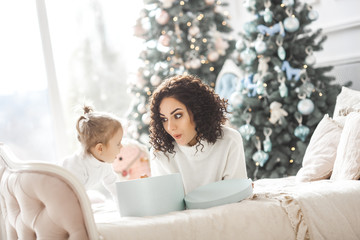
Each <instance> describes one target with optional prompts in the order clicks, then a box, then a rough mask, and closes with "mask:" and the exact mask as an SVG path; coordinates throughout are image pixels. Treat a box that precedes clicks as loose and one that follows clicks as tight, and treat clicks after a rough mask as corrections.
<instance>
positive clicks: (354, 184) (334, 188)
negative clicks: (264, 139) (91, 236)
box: [94, 177, 360, 240]
mask: <svg viewBox="0 0 360 240" xmlns="http://www.w3.org/2000/svg"><path fill="white" fill-rule="evenodd" d="M359 199H360V181H336V182H333V181H330V180H322V181H316V182H310V183H298V182H296V181H295V178H294V177H289V178H282V179H262V180H258V181H255V187H254V195H253V197H252V198H251V199H246V200H243V201H241V202H238V203H233V204H227V205H223V206H218V207H213V208H209V209H201V210H185V211H180V212H172V213H169V214H165V215H160V216H151V217H123V218H121V217H120V215H119V213H118V211H117V210H114V209H113V210H111V207H110V206H109V205H108V207H109V208H110V210H106V209H105V208H103V207H100V208H94V212H95V221H96V223H97V226H98V230H99V232H100V233H101V235H102V236H103V237H104V239H142V240H143V239H156V240H159V239H206V240H208V239H210V240H211V239H221V240H223V239H276V240H279V239H286V240H288V239H308V238H310V239H316V240H317V239H360V227H359V223H360V204H359Z"/></svg>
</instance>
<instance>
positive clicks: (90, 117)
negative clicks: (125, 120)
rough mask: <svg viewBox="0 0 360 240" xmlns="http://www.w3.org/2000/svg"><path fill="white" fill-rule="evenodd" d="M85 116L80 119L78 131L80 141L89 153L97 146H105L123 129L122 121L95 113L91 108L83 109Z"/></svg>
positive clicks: (104, 114) (107, 114) (106, 114)
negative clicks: (99, 144) (100, 144)
mask: <svg viewBox="0 0 360 240" xmlns="http://www.w3.org/2000/svg"><path fill="white" fill-rule="evenodd" d="M83 110H84V114H83V115H82V116H81V117H80V118H79V119H78V121H77V124H76V130H77V133H78V140H79V142H80V143H81V144H82V146H83V147H84V149H85V151H86V152H87V153H90V149H91V148H92V147H95V146H96V144H98V143H102V144H104V145H105V146H106V145H107V144H108V142H109V140H110V139H111V138H112V137H113V136H114V135H115V133H116V132H117V131H118V130H119V129H121V130H122V125H121V123H120V120H119V119H118V118H117V117H116V116H114V115H112V114H110V113H102V112H94V110H93V108H92V107H90V106H84V107H83Z"/></svg>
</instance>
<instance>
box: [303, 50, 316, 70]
mask: <svg viewBox="0 0 360 240" xmlns="http://www.w3.org/2000/svg"><path fill="white" fill-rule="evenodd" d="M305 53H306V54H307V57H306V58H305V63H306V64H307V65H310V66H312V65H314V64H315V62H316V58H315V56H314V54H313V49H312V47H311V46H307V47H306V48H305Z"/></svg>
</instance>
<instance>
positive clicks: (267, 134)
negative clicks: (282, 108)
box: [263, 127, 272, 152]
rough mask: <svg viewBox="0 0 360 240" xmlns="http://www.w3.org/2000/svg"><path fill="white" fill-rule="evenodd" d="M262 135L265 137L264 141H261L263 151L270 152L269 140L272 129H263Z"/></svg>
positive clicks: (270, 144)
mask: <svg viewBox="0 0 360 240" xmlns="http://www.w3.org/2000/svg"><path fill="white" fill-rule="evenodd" d="M263 133H264V136H265V139H264V141H263V145H264V151H265V152H271V150H272V143H271V140H270V136H271V134H272V129H271V128H269V127H264V130H263Z"/></svg>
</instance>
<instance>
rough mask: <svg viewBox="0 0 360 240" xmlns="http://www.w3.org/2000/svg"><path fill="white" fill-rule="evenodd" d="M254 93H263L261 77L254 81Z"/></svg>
mask: <svg viewBox="0 0 360 240" xmlns="http://www.w3.org/2000/svg"><path fill="white" fill-rule="evenodd" d="M256 93H257V94H259V95H263V94H264V93H265V87H264V82H263V80H262V79H259V80H258V81H257V82H256Z"/></svg>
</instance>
